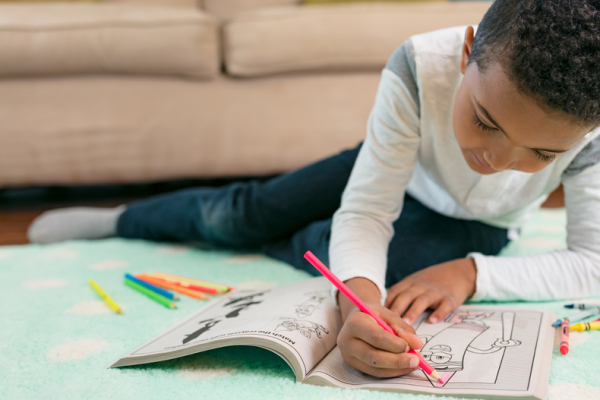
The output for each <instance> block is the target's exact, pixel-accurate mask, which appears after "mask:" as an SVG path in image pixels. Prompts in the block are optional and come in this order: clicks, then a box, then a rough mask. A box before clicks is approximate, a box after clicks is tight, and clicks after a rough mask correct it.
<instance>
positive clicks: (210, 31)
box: [0, 3, 219, 78]
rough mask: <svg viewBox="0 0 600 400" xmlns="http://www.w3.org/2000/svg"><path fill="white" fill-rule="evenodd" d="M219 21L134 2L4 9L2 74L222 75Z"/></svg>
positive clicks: (190, 11)
mask: <svg viewBox="0 0 600 400" xmlns="http://www.w3.org/2000/svg"><path fill="white" fill-rule="evenodd" d="M217 29H218V28H217V22H216V20H215V19H214V18H213V17H211V16H209V15H207V14H205V13H203V12H202V11H200V10H195V9H185V8H175V7H153V6H144V5H130V4H102V3H90V4H73V3H71V4H67V3H62V4H60V3H57V4H3V5H0V54H2V57H0V77H8V76H35V75H38V76H41V75H66V74H99V73H103V74H149V75H179V76H186V77H192V78H209V77H213V76H215V75H217V74H218V71H219V57H218V34H217V33H218V32H217Z"/></svg>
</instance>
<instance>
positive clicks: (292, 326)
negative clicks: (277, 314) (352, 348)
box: [274, 317, 329, 339]
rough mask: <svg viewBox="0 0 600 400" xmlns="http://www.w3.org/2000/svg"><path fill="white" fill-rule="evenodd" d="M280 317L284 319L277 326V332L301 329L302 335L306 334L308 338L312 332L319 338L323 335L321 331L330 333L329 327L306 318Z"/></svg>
mask: <svg viewBox="0 0 600 400" xmlns="http://www.w3.org/2000/svg"><path fill="white" fill-rule="evenodd" d="M280 319H284V320H285V321H283V322H282V323H280V324H279V325H277V326H276V327H275V329H274V330H275V331H276V332H280V331H290V332H291V331H300V333H301V334H302V335H304V336H305V337H306V338H307V339H310V338H311V336H312V333H314V334H315V335H317V337H318V338H319V339H321V338H322V337H323V334H322V333H321V332H325V333H326V334H329V331H328V330H327V328H325V327H324V326H323V325H321V324H317V323H316V322H310V321H306V320H297V319H296V318H290V317H281V318H280Z"/></svg>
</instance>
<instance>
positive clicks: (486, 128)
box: [473, 113, 496, 131]
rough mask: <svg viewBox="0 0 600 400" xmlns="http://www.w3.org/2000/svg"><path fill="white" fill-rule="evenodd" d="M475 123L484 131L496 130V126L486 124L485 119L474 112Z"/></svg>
mask: <svg viewBox="0 0 600 400" xmlns="http://www.w3.org/2000/svg"><path fill="white" fill-rule="evenodd" d="M473 123H474V124H475V125H477V126H478V127H479V129H481V130H482V131H495V130H496V129H495V128H492V127H491V126H488V125H486V124H484V123H483V121H481V120H480V119H479V116H478V115H477V113H473Z"/></svg>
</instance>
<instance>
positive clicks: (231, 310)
mask: <svg viewBox="0 0 600 400" xmlns="http://www.w3.org/2000/svg"><path fill="white" fill-rule="evenodd" d="M268 292H269V291H268V290H267V291H264V292H260V293H255V294H251V295H247V296H242V297H239V296H238V297H232V298H231V299H230V300H229V301H228V302H227V303H225V304H223V306H222V309H223V311H226V313H225V314H223V315H219V316H216V317H213V318H209V319H205V320H202V321H199V322H198V323H199V324H204V326H202V327H201V328H200V329H197V330H195V331H194V332H192V333H190V334H186V335H184V338H183V340H182V343H183V344H187V343H189V342H191V341H193V340H194V339H197V338H198V337H200V336H201V335H202V334H203V333H205V332H208V331H209V330H210V329H211V328H212V327H214V326H215V325H216V324H218V323H219V322H222V321H224V320H226V319H229V318H237V317H239V316H240V313H241V312H242V311H245V310H247V309H248V308H252V307H254V306H255V305H257V304H260V303H262V302H263V301H262V300H261V299H260V298H259V299H258V300H257V297H259V296H262V295H264V294H265V293H268Z"/></svg>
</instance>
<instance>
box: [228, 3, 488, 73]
mask: <svg viewBox="0 0 600 400" xmlns="http://www.w3.org/2000/svg"><path fill="white" fill-rule="evenodd" d="M490 4H491V3H489V2H458V3H455V2H449V3H413V4H402V3H398V4H353V5H323V6H302V7H288V8H278V9H268V10H262V11H256V12H252V13H247V14H242V15H239V16H237V17H235V18H233V19H232V20H230V21H229V22H228V23H227V24H226V25H225V27H224V36H225V43H224V52H225V63H226V67H227V71H228V73H229V74H231V75H234V76H240V77H244V76H245V77H250V76H258V75H266V74H273V73H281V72H289V71H304V70H331V69H338V70H339V69H352V70H357V69H372V70H376V69H381V68H383V66H384V65H385V63H386V61H387V59H388V57H389V56H390V55H391V54H392V52H393V51H394V49H396V48H397V47H398V46H399V45H400V44H402V42H404V41H405V40H406V39H408V38H409V37H410V36H412V35H414V34H417V33H423V32H428V31H431V30H436V29H441V28H446V27H451V26H456V25H467V24H478V23H479V21H480V20H481V18H482V17H483V15H484V14H485V11H487V9H488V7H489V6H490Z"/></svg>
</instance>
